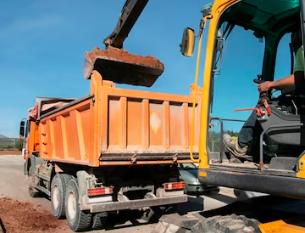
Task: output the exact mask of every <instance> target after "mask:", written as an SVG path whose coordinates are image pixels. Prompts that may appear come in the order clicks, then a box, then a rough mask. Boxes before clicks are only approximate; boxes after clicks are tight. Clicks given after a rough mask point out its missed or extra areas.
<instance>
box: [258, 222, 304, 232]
mask: <svg viewBox="0 0 305 233" xmlns="http://www.w3.org/2000/svg"><path fill="white" fill-rule="evenodd" d="M259 229H260V230H261V232H262V233H304V232H305V228H303V227H299V226H294V225H290V224H287V223H285V222H284V221H283V220H278V221H274V222H270V223H264V224H260V225H259Z"/></svg>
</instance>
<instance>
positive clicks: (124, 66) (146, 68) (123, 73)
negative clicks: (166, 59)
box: [84, 47, 164, 87]
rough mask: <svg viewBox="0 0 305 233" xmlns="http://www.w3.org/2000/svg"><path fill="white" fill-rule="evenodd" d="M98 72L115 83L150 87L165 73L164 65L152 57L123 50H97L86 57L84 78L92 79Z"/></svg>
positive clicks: (109, 48) (111, 48)
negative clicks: (95, 71) (93, 73)
mask: <svg viewBox="0 0 305 233" xmlns="http://www.w3.org/2000/svg"><path fill="white" fill-rule="evenodd" d="M93 70H97V71H98V72H99V73H100V74H101V75H102V77H103V79H105V80H110V81H113V82H115V83H123V84H131V85H136V86H146V87H150V86H152V85H153V84H154V82H155V81H156V80H157V79H158V77H159V76H160V75H161V74H162V73H163V71H164V65H163V63H161V62H160V61H159V60H158V59H156V58H154V57H151V56H146V57H143V56H139V55H134V54H130V53H128V52H127V51H125V50H123V49H118V48H114V47H108V48H107V49H105V50H102V49H100V48H95V49H94V50H92V51H91V52H89V53H86V55H85V70H84V76H85V78H86V79H90V75H91V72H92V71H93Z"/></svg>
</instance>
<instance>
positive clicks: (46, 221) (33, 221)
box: [0, 198, 70, 233]
mask: <svg viewBox="0 0 305 233" xmlns="http://www.w3.org/2000/svg"><path fill="white" fill-rule="evenodd" d="M37 208H39V209H42V208H41V206H37ZM0 219H1V222H2V224H3V226H4V228H5V230H6V232H7V233H40V232H45V233H57V232H58V233H59V232H70V230H69V229H68V226H67V224H66V221H65V220H58V219H56V218H55V217H54V216H53V215H51V214H50V213H49V212H48V211H46V210H45V211H43V210H38V209H36V206H34V205H33V204H31V203H28V202H19V201H16V200H12V199H9V198H0Z"/></svg>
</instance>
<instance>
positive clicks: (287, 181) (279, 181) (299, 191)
mask: <svg viewBox="0 0 305 233" xmlns="http://www.w3.org/2000/svg"><path fill="white" fill-rule="evenodd" d="M202 172H206V173H207V176H206V177H202V176H199V180H200V182H202V183H205V184H213V185H217V186H225V187H231V188H236V189H242V190H248V191H255V192H262V193H268V194H272V195H278V196H287V197H292V198H298V199H305V179H300V178H296V177H287V176H283V175H281V176H280V175H271V174H264V173H262V172H260V171H258V170H257V171H256V172H251V173H249V172H238V171H223V170H219V169H213V168H210V169H207V170H202Z"/></svg>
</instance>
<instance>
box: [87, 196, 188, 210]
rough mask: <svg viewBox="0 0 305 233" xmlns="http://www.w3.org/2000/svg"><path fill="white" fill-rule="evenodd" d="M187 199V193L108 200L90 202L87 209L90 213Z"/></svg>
mask: <svg viewBox="0 0 305 233" xmlns="http://www.w3.org/2000/svg"><path fill="white" fill-rule="evenodd" d="M187 201H188V197H187V195H181V196H173V197H162V198H154V199H141V200H130V201H124V202H108V203H98V204H97V203H96V204H90V205H89V210H90V212H91V213H97V212H107V211H116V210H128V209H129V210H132V209H140V208H143V207H152V206H163V205H171V204H178V203H184V202H187Z"/></svg>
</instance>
